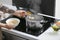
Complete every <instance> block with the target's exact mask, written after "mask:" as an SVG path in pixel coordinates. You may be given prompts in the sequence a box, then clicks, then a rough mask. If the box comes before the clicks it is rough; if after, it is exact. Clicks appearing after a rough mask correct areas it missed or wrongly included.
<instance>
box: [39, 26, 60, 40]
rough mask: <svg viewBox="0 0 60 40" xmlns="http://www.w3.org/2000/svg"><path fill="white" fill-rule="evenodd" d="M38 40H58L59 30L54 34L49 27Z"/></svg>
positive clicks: (59, 37) (59, 38)
mask: <svg viewBox="0 0 60 40" xmlns="http://www.w3.org/2000/svg"><path fill="white" fill-rule="evenodd" d="M38 39H39V40H60V30H59V31H58V32H54V30H53V29H52V28H51V27H50V28H49V29H48V30H46V31H45V32H44V33H43V34H41V35H40V36H39V37H38Z"/></svg>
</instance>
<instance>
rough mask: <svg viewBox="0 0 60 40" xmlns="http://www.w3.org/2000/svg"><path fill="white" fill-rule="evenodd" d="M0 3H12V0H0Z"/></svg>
mask: <svg viewBox="0 0 60 40" xmlns="http://www.w3.org/2000/svg"><path fill="white" fill-rule="evenodd" d="M0 3H3V4H9V5H12V0H0Z"/></svg>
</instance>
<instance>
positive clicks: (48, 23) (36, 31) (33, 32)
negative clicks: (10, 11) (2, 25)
mask: <svg viewBox="0 0 60 40" xmlns="http://www.w3.org/2000/svg"><path fill="white" fill-rule="evenodd" d="M43 17H44V21H46V22H42V23H41V24H42V25H43V27H42V28H39V27H36V26H34V27H27V26H24V28H21V27H20V28H19V27H18V26H17V29H16V28H15V30H18V31H21V32H24V33H27V34H30V35H34V36H39V35H40V34H42V33H43V32H44V31H46V30H47V29H48V28H49V27H50V26H51V23H54V21H55V19H54V18H50V17H46V16H43ZM9 18H10V17H9ZM11 18H12V17H11ZM7 19H8V18H7ZM7 19H5V20H2V21H1V22H5V21H6V20H7Z"/></svg>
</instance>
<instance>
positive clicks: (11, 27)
mask: <svg viewBox="0 0 60 40" xmlns="http://www.w3.org/2000/svg"><path fill="white" fill-rule="evenodd" d="M5 28H7V29H13V26H12V25H7V24H6V25H5Z"/></svg>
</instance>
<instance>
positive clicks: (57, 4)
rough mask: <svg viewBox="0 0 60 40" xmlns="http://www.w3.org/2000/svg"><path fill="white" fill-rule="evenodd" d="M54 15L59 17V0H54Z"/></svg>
mask: <svg viewBox="0 0 60 40" xmlns="http://www.w3.org/2000/svg"><path fill="white" fill-rule="evenodd" d="M55 17H57V18H60V0H56V5H55Z"/></svg>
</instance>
